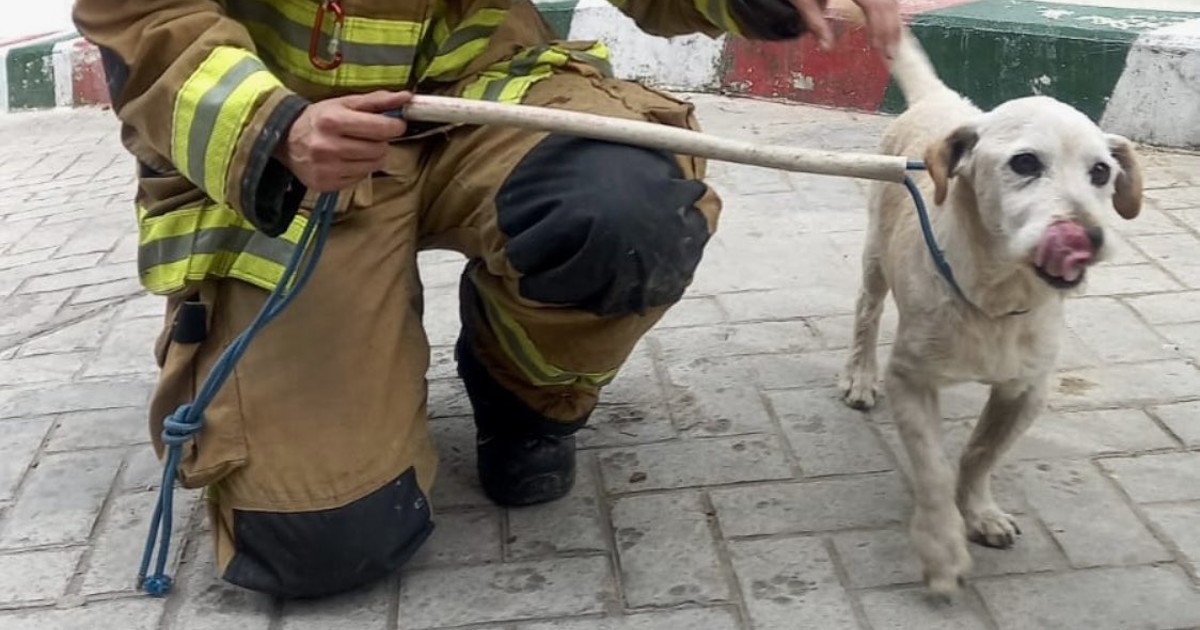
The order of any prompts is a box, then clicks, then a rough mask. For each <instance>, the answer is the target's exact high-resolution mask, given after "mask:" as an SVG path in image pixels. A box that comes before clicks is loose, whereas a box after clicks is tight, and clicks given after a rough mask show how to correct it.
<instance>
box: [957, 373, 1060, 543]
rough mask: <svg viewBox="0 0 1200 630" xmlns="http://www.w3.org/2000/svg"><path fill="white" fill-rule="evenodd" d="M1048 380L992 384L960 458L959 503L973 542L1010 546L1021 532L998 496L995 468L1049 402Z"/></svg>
mask: <svg viewBox="0 0 1200 630" xmlns="http://www.w3.org/2000/svg"><path fill="white" fill-rule="evenodd" d="M1048 387H1049V385H1048V378H1042V379H1038V380H1037V381H1035V382H1032V383H1030V382H1028V381H1018V382H1010V383H1002V384H999V385H993V386H992V392H991V395H990V396H989V397H988V401H987V405H986V406H985V407H984V408H983V414H981V415H980V417H979V423H978V424H976V425H975V431H974V432H973V433H972V434H971V440H970V442H968V443H967V447H966V449H964V450H963V454H962V459H961V460H960V462H959V469H958V470H959V475H958V493H957V500H958V507H959V509H960V510H961V511H962V515H963V518H965V519H966V522H967V532H968V536H969V537H970V539H971V540H973V541H975V542H977V543H980V544H982V545H987V546H989V547H999V548H1008V547H1011V546H1012V545H1013V543H1014V542H1016V537H1017V535H1018V534H1020V533H1021V529H1020V528H1019V527H1017V522H1016V520H1015V519H1013V517H1012V516H1010V515H1008V514H1007V513H1005V512H1004V510H1001V509H1000V506H998V505H996V501H995V499H993V498H992V483H991V478H992V475H991V473H992V469H993V468H994V467H995V465H996V462H997V461H999V460H1000V458H1001V457H1002V456H1003V455H1004V453H1005V452H1007V451H1008V449H1009V447H1011V446H1012V445H1013V442H1015V441H1016V440H1017V438H1018V437H1020V436H1021V434H1022V433H1024V432H1025V430H1026V429H1028V428H1029V425H1031V424H1033V420H1034V419H1035V418H1037V416H1038V415H1039V414H1040V413H1041V411H1042V408H1043V407H1044V406H1045V403H1046V392H1047V389H1048Z"/></svg>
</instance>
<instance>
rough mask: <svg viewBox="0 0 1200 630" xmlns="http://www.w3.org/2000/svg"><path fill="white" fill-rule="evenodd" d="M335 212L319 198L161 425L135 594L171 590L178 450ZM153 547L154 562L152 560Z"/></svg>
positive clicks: (278, 306)
mask: <svg viewBox="0 0 1200 630" xmlns="http://www.w3.org/2000/svg"><path fill="white" fill-rule="evenodd" d="M336 206H337V193H325V194H322V195H321V196H320V198H319V199H318V200H317V205H316V208H315V209H314V210H313V213H312V216H311V217H310V218H309V221H308V224H307V225H305V227H304V232H303V233H302V234H301V235H300V239H299V241H298V242H297V244H296V248H295V250H294V251H293V252H292V257H291V259H289V260H288V264H287V267H285V268H284V271H283V275H282V276H281V277H280V281H279V284H278V285H276V286H275V289H274V290H272V291H271V293H270V295H268V296H267V300H266V302H265V303H264V304H263V306H262V308H261V309H260V310H259V312H258V315H257V316H255V318H254V321H252V322H250V325H249V326H247V327H246V330H244V331H242V333H241V334H240V335H238V336H237V338H236V339H234V341H233V343H231V344H229V347H228V348H226V349H225V352H224V353H222V354H221V357H220V358H219V359H217V362H216V364H215V365H214V366H213V369H212V370H211V371H210V372H209V374H208V377H207V378H205V379H204V383H203V385H201V387H200V391H199V393H198V394H197V395H196V399H195V400H194V401H192V402H191V403H185V404H183V405H180V406H179V408H178V409H176V410H175V411H174V412H173V413H172V414H171V415H170V416H168V417H167V418H166V419H165V420H164V421H163V431H162V441H163V444H164V445H165V446H166V447H167V458H166V462H165V463H164V465H163V476H162V484H161V486H160V487H159V495H158V502H157V503H156V505H155V506H154V514H153V515H152V516H151V517H150V532H149V533H148V534H147V536H146V547H145V550H144V551H143V552H142V563H141V567H140V568H139V570H138V576H137V586H138V588H139V589H141V590H143V591H145V592H146V593H147V594H149V595H151V596H153V597H164V596H166V595H167V594H168V593H169V592H170V591H171V587H172V586H173V584H174V581H173V580H172V579H171V577H170V576H169V575H167V574H166V568H167V560H168V559H169V557H170V548H171V529H172V514H173V513H174V512H173V510H174V500H175V476H176V474H177V470H178V467H179V460H180V459H181V458H182V457H183V445H184V444H186V443H187V441H188V440H190V439H191V438H192V437H194V436H195V435H196V434H197V433H199V432H200V430H201V429H203V428H204V410H205V409H207V408H208V405H209V404H210V403H211V402H212V400H213V398H215V397H216V395H217V392H218V391H220V389H221V387H222V386H223V385H224V384H225V381H226V379H228V378H229V375H230V374H232V373H233V368H234V366H235V365H236V364H237V362H238V360H239V359H241V357H242V355H243V354H245V352H246V348H247V347H248V346H249V345H250V342H251V341H252V340H253V339H254V337H255V335H257V334H258V333H259V331H261V330H262V329H263V328H264V327H265V326H266V325H267V324H268V323H270V322H271V320H273V319H275V318H276V317H278V316H279V314H280V313H282V312H283V309H285V308H287V306H288V304H290V303H291V301H292V300H293V299H294V298H295V297H296V294H298V293H300V291H301V290H302V289H303V288H304V285H305V284H307V283H308V279H309V278H310V277H311V276H312V272H313V270H314V269H316V266H317V262H318V261H319V260H320V258H321V251H322V250H323V249H324V248H325V241H326V240H327V238H328V236H329V227H330V225H331V224H332V221H333V214H334V210H335V208H336ZM310 250H311V251H310ZM156 543H157V547H158V558H157V559H155V558H154V549H155V546H156ZM152 560H154V573H152V574H149V575H147V573H148V572H149V570H150V563H151V561H152Z"/></svg>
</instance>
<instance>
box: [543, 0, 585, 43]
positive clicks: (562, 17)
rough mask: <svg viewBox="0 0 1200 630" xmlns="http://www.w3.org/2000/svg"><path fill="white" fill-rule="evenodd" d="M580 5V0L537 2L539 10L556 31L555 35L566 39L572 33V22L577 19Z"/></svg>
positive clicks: (545, 0)
mask: <svg viewBox="0 0 1200 630" xmlns="http://www.w3.org/2000/svg"><path fill="white" fill-rule="evenodd" d="M578 4H579V0H548V1H547V0H542V1H539V2H537V8H538V11H539V12H540V13H541V14H542V17H544V18H546V22H548V23H549V24H550V27H551V28H553V29H554V34H555V35H557V36H558V37H559V38H560V39H566V38H567V37H568V36H569V34H570V33H571V20H572V19H573V18H574V17H575V7H576V5H578Z"/></svg>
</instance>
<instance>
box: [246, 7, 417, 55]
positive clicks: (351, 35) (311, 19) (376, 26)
mask: <svg viewBox="0 0 1200 630" xmlns="http://www.w3.org/2000/svg"><path fill="white" fill-rule="evenodd" d="M246 1H247V0H233V2H234V3H239V2H246ZM249 1H251V2H253V1H256V0H249ZM257 1H259V2H261V0H257ZM265 4H269V5H270V6H271V7H273V8H274V9H275V10H276V11H278V12H279V13H280V15H282V16H283V17H285V18H287V19H288V20H289V21H291V22H295V23H297V24H299V25H301V26H303V27H304V28H305V29H311V28H312V25H313V24H316V17H317V8H318V6H319V5H320V2H319V1H318V0H270V1H269V2H266V3H265ZM332 19H333V16H331V15H327V16H325V23H326V26H327V27H328V24H329V21H330V20H332ZM425 24H426V23H425V22H414V21H411V20H383V19H379V18H367V17H360V16H357V15H347V16H346V18H345V20H344V21H343V22H342V41H343V42H350V43H356V44H380V45H388V46H416V45H417V42H418V41H419V40H420V38H421V33H422V32H424V30H425ZM306 46H307V44H306ZM307 50H308V49H307V47H306V48H305V51H306V53H307Z"/></svg>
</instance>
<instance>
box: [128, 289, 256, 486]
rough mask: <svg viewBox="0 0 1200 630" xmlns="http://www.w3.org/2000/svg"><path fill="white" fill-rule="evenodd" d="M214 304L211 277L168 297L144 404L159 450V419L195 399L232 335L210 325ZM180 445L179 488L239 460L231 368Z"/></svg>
mask: <svg viewBox="0 0 1200 630" xmlns="http://www.w3.org/2000/svg"><path fill="white" fill-rule="evenodd" d="M217 306H218V304H217V284H216V283H215V282H204V283H200V284H199V285H197V286H196V287H195V288H193V289H191V290H189V291H188V292H187V293H186V294H184V295H181V296H178V297H173V298H172V299H171V301H170V305H169V307H168V316H167V321H166V325H165V327H164V329H163V331H162V332H161V333H160V335H159V339H158V343H157V346H156V348H155V356H156V359H157V361H158V365H159V367H160V369H161V372H160V375H159V382H158V387H157V389H156V391H155V393H154V397H153V399H152V401H151V405H150V409H151V419H150V425H151V437H152V439H153V440H154V444H155V447H156V449H158V450H159V452H160V454H162V453H163V452H164V449H165V445H164V444H163V442H162V430H163V423H164V421H165V420H166V418H167V417H169V416H170V415H171V414H174V413H177V412H178V410H180V409H181V408H182V406H183V405H186V404H192V403H195V402H196V397H197V396H198V395H199V393H200V389H201V387H203V385H204V380H205V378H206V377H207V375H208V374H209V373H210V371H211V370H212V368H213V367H214V366H215V364H216V362H217V360H218V359H219V358H220V355H221V354H222V352H224V351H225V349H226V348H227V347H228V345H229V342H230V341H231V340H232V336H231V335H228V334H222V333H223V332H224V331H221V330H219V329H218V330H214V326H213V322H214V318H213V312H214V308H215V307H217ZM235 334H236V333H235ZM182 448H183V453H182V458H181V461H180V465H179V478H180V483H181V484H182V485H183V486H184V487H185V488H200V487H204V486H207V485H209V484H211V483H213V482H215V481H218V480H220V479H221V478H223V477H224V476H226V475H228V474H229V473H230V472H232V471H234V470H236V469H237V468H239V467H241V466H242V465H243V464H244V463H245V461H246V450H247V449H246V435H245V427H244V419H243V417H242V413H241V401H240V395H239V392H238V384H237V375H236V371H235V373H233V374H230V375H229V377H228V378H227V379H226V380H225V383H224V384H223V385H222V386H221V387H220V389H219V390H217V393H216V395H215V396H214V397H213V398H212V400H211V401H210V402H209V404H208V406H207V407H206V408H205V409H204V411H203V424H202V425H201V427H200V429H199V431H198V432H197V433H196V434H195V435H193V436H192V437H191V438H190V439H188V440H187V441H186V442H184V443H183V446H182Z"/></svg>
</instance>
